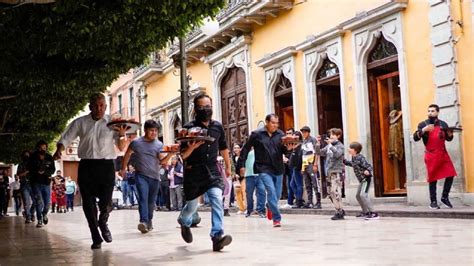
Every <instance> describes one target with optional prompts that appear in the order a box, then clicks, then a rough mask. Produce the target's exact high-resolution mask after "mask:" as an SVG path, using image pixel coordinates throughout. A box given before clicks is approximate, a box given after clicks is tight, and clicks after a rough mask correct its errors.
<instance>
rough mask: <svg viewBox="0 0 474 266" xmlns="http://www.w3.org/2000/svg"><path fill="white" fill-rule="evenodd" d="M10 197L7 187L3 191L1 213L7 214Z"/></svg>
mask: <svg viewBox="0 0 474 266" xmlns="http://www.w3.org/2000/svg"><path fill="white" fill-rule="evenodd" d="M10 198H11V194H10V189H7V190H6V191H5V201H4V202H3V206H2V207H3V214H4V215H5V214H7V212H8V205H10Z"/></svg>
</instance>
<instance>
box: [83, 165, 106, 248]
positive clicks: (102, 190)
mask: <svg viewBox="0 0 474 266" xmlns="http://www.w3.org/2000/svg"><path fill="white" fill-rule="evenodd" d="M78 184H79V191H80V193H81V197H82V209H83V211H84V214H85V216H86V218H87V223H88V224H89V229H90V231H91V236H92V241H93V242H94V243H100V242H102V237H101V236H100V233H99V229H98V227H100V226H105V225H107V221H108V219H109V214H110V212H111V211H112V193H113V190H114V185H115V169H114V161H113V160H88V159H83V160H81V162H80V163H79V175H78ZM97 199H98V200H99V201H98V202H97ZM97 205H99V211H100V214H99V215H98V216H97Z"/></svg>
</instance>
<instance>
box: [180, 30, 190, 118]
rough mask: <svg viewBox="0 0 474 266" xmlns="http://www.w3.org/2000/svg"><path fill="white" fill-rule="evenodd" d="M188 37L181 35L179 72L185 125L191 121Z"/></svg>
mask: <svg viewBox="0 0 474 266" xmlns="http://www.w3.org/2000/svg"><path fill="white" fill-rule="evenodd" d="M185 49H186V39H185V37H179V56H180V62H179V63H180V65H179V66H180V67H179V74H180V78H181V89H180V92H181V125H182V126H183V125H185V124H187V123H188V122H189V117H188V113H189V112H188V106H189V84H188V74H187V72H186V61H187V60H186V50H185Z"/></svg>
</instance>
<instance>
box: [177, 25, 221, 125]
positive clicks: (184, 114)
mask: <svg viewBox="0 0 474 266" xmlns="http://www.w3.org/2000/svg"><path fill="white" fill-rule="evenodd" d="M201 30H202V32H203V33H204V34H205V35H207V36H210V35H213V34H215V33H216V32H217V31H218V30H219V22H217V21H215V20H211V19H210V18H206V19H205V20H204V25H203V26H202V27H201ZM179 56H180V62H179V63H180V65H179V70H180V71H179V72H180V78H181V89H180V92H181V125H185V124H187V123H188V122H189V117H188V114H189V110H188V107H189V77H188V74H187V72H186V62H187V60H186V37H179Z"/></svg>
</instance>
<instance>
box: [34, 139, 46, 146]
mask: <svg viewBox="0 0 474 266" xmlns="http://www.w3.org/2000/svg"><path fill="white" fill-rule="evenodd" d="M41 145H46V147H47V146H48V143H47V142H46V141H44V140H40V141H38V142H37V143H36V148H39V146H41Z"/></svg>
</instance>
